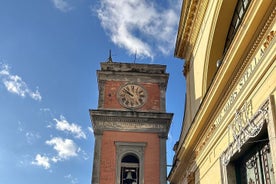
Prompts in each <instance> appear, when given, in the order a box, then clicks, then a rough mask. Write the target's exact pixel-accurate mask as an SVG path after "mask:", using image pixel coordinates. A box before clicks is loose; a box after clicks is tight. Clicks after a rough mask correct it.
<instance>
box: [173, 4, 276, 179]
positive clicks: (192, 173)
mask: <svg viewBox="0 0 276 184" xmlns="http://www.w3.org/2000/svg"><path fill="white" fill-rule="evenodd" d="M275 15H276V1H275V0H217V1H213V0H185V1H183V4H182V11H181V16H180V22H179V28H178V35H177V41H176V47H175V56H176V57H178V58H181V59H183V60H184V63H185V64H184V70H183V73H184V75H185V78H186V108H185V112H184V118H183V125H182V131H181V135H180V138H179V141H178V142H177V143H176V144H175V146H174V151H175V156H174V162H173V167H172V169H171V171H170V173H169V176H168V180H169V181H170V183H172V184H180V183H181V184H194V183H203V184H207V183H224V184H234V183H250V184H253V183H254V184H257V183H262V184H272V183H276V108H275V105H276V104H275V102H276V61H275V59H276V54H275V53H276V45H275V42H276V38H275V35H276V18H275Z"/></svg>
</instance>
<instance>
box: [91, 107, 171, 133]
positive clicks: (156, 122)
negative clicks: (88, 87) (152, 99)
mask: <svg viewBox="0 0 276 184" xmlns="http://www.w3.org/2000/svg"><path fill="white" fill-rule="evenodd" d="M90 117H91V120H92V126H93V129H94V133H95V134H101V133H102V132H103V131H105V130H114V131H133V132H149V133H158V134H159V135H160V136H161V137H167V135H168V131H169V128H170V124H171V121H172V117H173V114H172V113H160V112H136V111H116V110H115V111H114V110H90Z"/></svg>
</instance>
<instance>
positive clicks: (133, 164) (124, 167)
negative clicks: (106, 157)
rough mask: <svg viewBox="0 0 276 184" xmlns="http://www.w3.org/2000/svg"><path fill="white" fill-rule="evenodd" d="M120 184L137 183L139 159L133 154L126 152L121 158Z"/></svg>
mask: <svg viewBox="0 0 276 184" xmlns="http://www.w3.org/2000/svg"><path fill="white" fill-rule="evenodd" d="M120 178H121V181H120V183H121V184H138V183H139V159H138V158H137V156H136V155H134V154H128V155H126V156H124V157H123V158H122V160H121V176H120Z"/></svg>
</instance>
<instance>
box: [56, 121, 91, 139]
mask: <svg viewBox="0 0 276 184" xmlns="http://www.w3.org/2000/svg"><path fill="white" fill-rule="evenodd" d="M54 121H55V122H56V129H57V130H61V131H66V132H70V133H72V134H73V135H74V136H75V137H76V138H84V139H86V135H85V133H84V132H83V131H82V129H81V127H80V126H79V125H77V124H74V123H71V124H70V123H69V122H68V121H67V120H66V119H65V117H64V116H60V119H56V118H54Z"/></svg>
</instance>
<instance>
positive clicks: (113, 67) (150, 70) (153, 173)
mask: <svg viewBox="0 0 276 184" xmlns="http://www.w3.org/2000/svg"><path fill="white" fill-rule="evenodd" d="M97 77H98V86H99V101H98V109H96V110H90V116H91V121H92V126H93V130H94V136H95V147H94V163H93V173H92V184H144V183H145V184H166V183H167V181H166V177H167V168H166V164H167V163H166V140H167V136H168V131H169V128H170V124H171V120H172V116H173V114H171V113H166V99H165V97H166V87H167V82H168V77H169V75H168V73H166V66H164V65H155V64H135V63H118V62H112V60H109V61H108V62H104V63H101V70H98V71H97Z"/></svg>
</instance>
